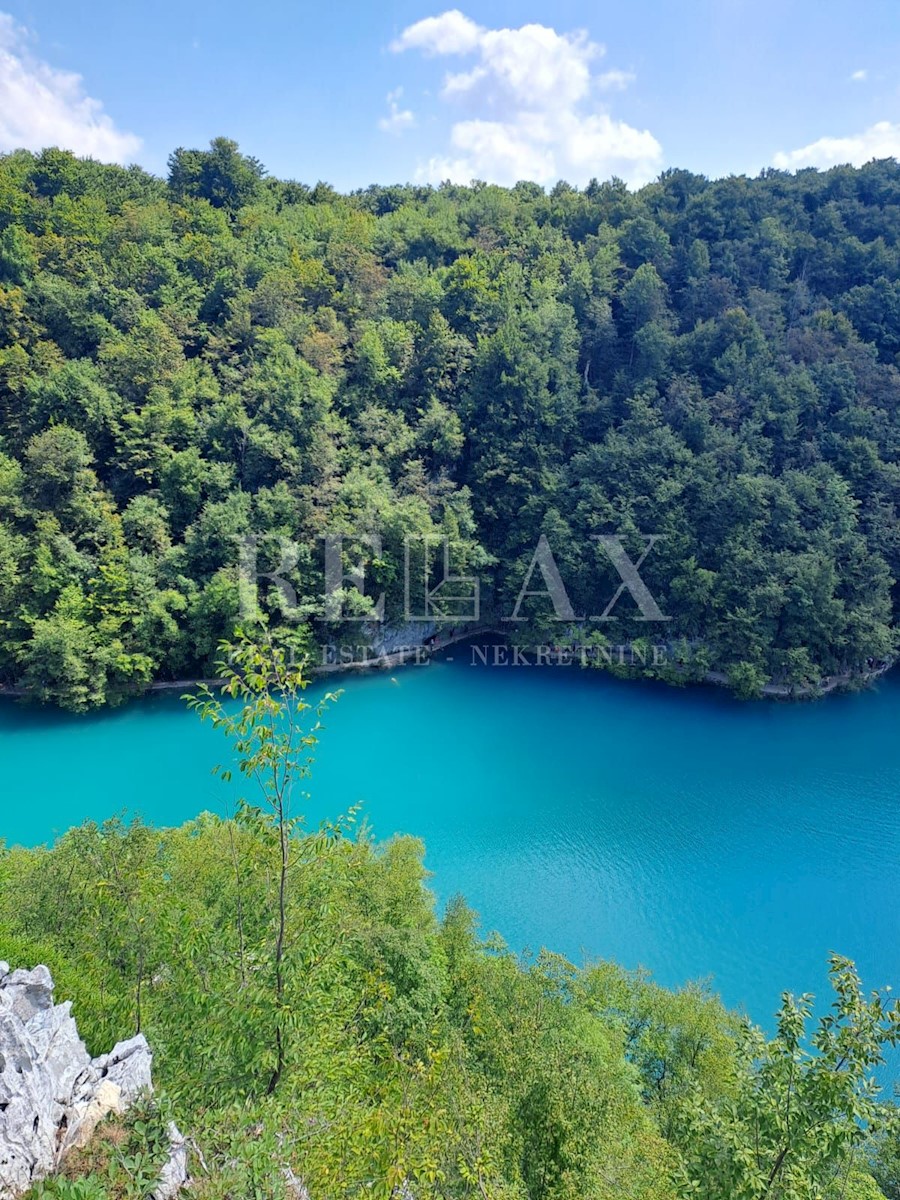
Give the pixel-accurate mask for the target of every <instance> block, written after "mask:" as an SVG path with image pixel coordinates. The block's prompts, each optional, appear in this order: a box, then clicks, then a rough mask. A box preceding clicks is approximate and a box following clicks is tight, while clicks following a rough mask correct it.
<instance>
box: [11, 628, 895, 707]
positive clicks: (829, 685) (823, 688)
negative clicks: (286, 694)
mask: <svg viewBox="0 0 900 1200" xmlns="http://www.w3.org/2000/svg"><path fill="white" fill-rule="evenodd" d="M479 636H490V637H502V636H503V635H502V633H501V631H500V630H497V629H494V628H491V627H484V628H481V629H477V630H474V631H470V632H466V633H456V632H454V633H453V634H451V635H450V636H449V637H447V638H446V639H444V640H443V641H442V640H440V639H437V638H430V639H426V640H427V641H431V642H432V644H428V645H426V644H425V643H421V644H417V645H408V646H402V647H400V648H399V649H396V650H391V651H388V652H385V653H382V654H373V656H372V657H371V658H366V659H355V660H352V661H349V662H333V663H322V664H319V665H317V666H310V667H309V673H310V675H311V676H313V677H314V678H327V677H329V676H333V675H348V674H352V675H361V674H365V673H367V672H369V671H388V670H391V669H392V668H395V667H408V666H410V665H414V666H428V664H429V663H430V662H431V659H432V657H433V656H434V654H435V653H440V652H442V651H444V650H446V649H448V648H449V647H450V646H453V645H457V644H459V643H460V642H470V641H472V640H473V639H474V638H476V637H479ZM527 665H529V666H530V665H532V664H530V663H529V664H527ZM542 665H548V666H552V667H556V668H557V669H559V668H571V667H580V669H581V670H587V669H595V670H602V669H603V668H602V667H600V666H597V667H593V668H591V667H589V666H587V664H585V663H581V664H579V663H578V662H577V661H570V662H555V663H554V662H548V663H544V664H542ZM623 665H627V664H623ZM631 665H632V666H633V664H631ZM895 665H896V659H891V660H889V661H887V662H880V663H879V664H878V665H877V666H873V667H872V668H870V669H868V670H864V671H858V672H851V671H845V672H842V673H841V674H838V675H826V676H825V677H824V678H823V679H822V680H821V681H820V683H819V684H817V685H812V684H808V683H806V684H790V683H779V682H777V681H774V680H770V681H769V682H768V683H765V684H763V686H762V688H761V690H760V693H759V696H758V697H756V698H758V699H764V700H818V699H823V698H824V697H826V696H830V695H834V694H835V693H841V692H848V691H852V690H858V689H865V688H868V687H870V686H871V685H872V684H874V683H876V682H877V681H878V680H879V679H881V678H882V677H883V676H884V675H886V674H888V672H890V671H891V670H892V669H893V668H894V666H895ZM619 678H623V680H625V681H628V680H630V681H639V679H640V676H639V675H637V676H634V675H631V676H624V677H622V676H619ZM651 678H652V679H653V680H654V681H655V682H662V683H668V684H669V686H679V685H678V684H677V683H675V682H672V681H668V680H665V679H659V678H658V677H657V676H652V677H651ZM687 685H688V686H708V687H718V688H724V689H725V690H726V691H731V690H733V689H731V688H729V685H728V677H727V675H726V674H725V672H724V671H714V670H711V671H707V673H706V674H705V675H704V676H703V678H702V679H696V680H688V681H687ZM204 686H206V687H210V688H218V687H221V686H222V680H221V679H218V678H192V679H173V680H157V681H156V682H154V683H151V684H149V685H148V686H147V687H146V688H144V690H143V691H141V692H137V693H135V695H134V696H133V697H130V699H135V700H139V699H141V698H142V697H143V696H149V695H152V694H154V693H162V692H175V691H182V690H184V691H189V690H190V689H191V688H196V687H204ZM31 696H32V693H30V692H28V691H26V690H25V689H23V688H13V687H0V699H9V700H28V699H29V697H31ZM53 707H58V706H53ZM102 707H104V708H110V707H112V706H110V705H103V706H102Z"/></svg>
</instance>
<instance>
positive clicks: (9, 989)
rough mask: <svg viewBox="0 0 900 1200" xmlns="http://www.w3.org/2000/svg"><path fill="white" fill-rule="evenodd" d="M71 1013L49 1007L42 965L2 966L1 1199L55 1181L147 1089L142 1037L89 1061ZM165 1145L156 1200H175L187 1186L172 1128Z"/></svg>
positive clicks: (66, 1007)
mask: <svg viewBox="0 0 900 1200" xmlns="http://www.w3.org/2000/svg"><path fill="white" fill-rule="evenodd" d="M70 1008H71V1005H70V1004H69V1003H65V1004H54V1002H53V980H52V979H51V977H50V972H49V971H48V970H47V968H46V967H35V968H34V970H32V971H24V970H19V971H10V968H9V965H8V964H7V963H2V962H0V1200H14V1198H15V1197H17V1196H21V1195H22V1194H23V1193H25V1192H26V1191H27V1190H28V1189H29V1188H30V1187H31V1185H32V1184H33V1183H35V1182H37V1181H38V1180H39V1179H43V1178H45V1177H46V1176H48V1175H52V1174H53V1173H54V1172H55V1171H57V1170H58V1169H59V1168H60V1166H61V1165H62V1162H63V1160H64V1159H65V1156H66V1155H67V1154H68V1152H69V1151H70V1150H72V1149H73V1148H75V1147H78V1146H83V1145H85V1144H86V1143H87V1142H88V1141H89V1140H90V1137H91V1135H92V1134H93V1132H94V1130H95V1129H96V1128H97V1125H98V1124H99V1123H100V1121H102V1120H103V1118H104V1117H106V1116H108V1115H109V1114H110V1113H122V1112H124V1111H125V1110H126V1109H127V1108H128V1106H129V1105H130V1104H131V1103H132V1101H133V1100H134V1099H135V1098H136V1097H137V1096H138V1095H140V1094H141V1093H142V1092H149V1091H151V1090H152V1081H151V1070H150V1068H151V1063H152V1055H151V1053H150V1048H149V1046H148V1045H147V1042H146V1040H145V1039H144V1037H143V1036H140V1035H139V1036H138V1037H134V1038H131V1039H129V1040H128V1041H125V1042H119V1044H118V1045H117V1046H115V1047H114V1048H113V1049H112V1050H111V1051H110V1052H109V1054H102V1055H100V1057H99V1058H94V1059H92V1058H91V1057H90V1055H89V1054H88V1052H87V1050H86V1049H85V1045H84V1042H83V1041H82V1040H81V1038H80V1037H79V1035H78V1028H77V1026H76V1024H75V1021H74V1019H73V1017H72V1015H71V1012H70ZM170 1142H171V1156H170V1159H169V1162H168V1163H167V1164H166V1166H165V1168H164V1170H163V1174H162V1176H161V1178H160V1183H159V1186H158V1187H157V1188H156V1189H155V1192H154V1200H172V1198H173V1197H175V1196H176V1195H177V1194H178V1192H179V1190H180V1189H181V1187H182V1186H183V1185H184V1183H185V1182H186V1178H187V1171H186V1151H185V1147H184V1140H183V1139H182V1138H181V1136H180V1134H179V1133H178V1130H177V1129H175V1127H174V1126H172V1127H171V1128H170Z"/></svg>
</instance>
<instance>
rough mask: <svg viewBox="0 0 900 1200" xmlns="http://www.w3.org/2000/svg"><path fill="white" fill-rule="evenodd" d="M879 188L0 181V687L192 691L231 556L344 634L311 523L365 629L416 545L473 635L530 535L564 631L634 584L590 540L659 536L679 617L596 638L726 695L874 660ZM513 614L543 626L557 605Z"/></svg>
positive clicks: (895, 441)
mask: <svg viewBox="0 0 900 1200" xmlns="http://www.w3.org/2000/svg"><path fill="white" fill-rule="evenodd" d="M898 201H900V167H898V165H897V163H896V162H894V161H893V160H890V161H883V162H873V163H871V164H869V165H868V166H866V167H864V168H862V169H859V170H856V169H852V168H850V167H839V168H836V169H833V170H830V171H827V172H824V173H820V172H817V171H814V170H806V171H800V172H798V173H797V174H795V175H791V174H787V173H782V172H777V171H767V172H764V173H763V174H762V175H761V176H759V177H758V178H756V179H748V178H743V177H740V178H728V179H723V180H720V181H717V182H710V181H709V180H707V179H705V178H703V177H700V176H697V175H692V174H690V173H688V172H686V171H677V170H673V171H668V172H666V173H665V174H664V175H662V176H661V177H660V179H659V180H658V181H657V182H656V183H653V184H650V185H648V186H646V187H644V188H643V189H641V190H640V191H637V192H634V193H632V192H629V190H628V189H627V188H626V187H625V186H624V184H622V183H621V182H618V181H616V180H612V181H609V182H604V183H591V184H590V185H589V186H587V187H586V188H585V189H584V190H583V191H581V190H577V189H575V188H573V187H570V186H568V185H566V184H564V183H560V184H559V185H557V186H556V187H555V188H554V189H553V190H552V191H551V192H550V193H549V194H547V193H546V192H545V191H544V190H542V189H541V188H540V187H538V186H536V185H533V184H528V183H522V184H518V185H517V186H515V187H513V188H511V189H503V188H499V187H494V186H488V185H485V184H480V183H477V182H476V183H473V184H472V186H470V187H459V186H452V185H449V184H447V185H444V186H441V187H439V188H436V189H435V188H430V187H415V186H397V187H371V188H368V189H366V190H363V191H359V192H356V193H353V194H351V195H346V196H345V195H339V194H337V193H336V192H334V191H333V190H332V189H331V188H330V187H328V186H327V185H325V184H322V183H319V184H317V185H316V186H314V187H309V186H306V185H303V184H300V183H295V182H284V181H280V180H276V179H272V178H268V177H267V176H266V173H265V171H264V169H263V167H262V166H261V164H260V163H258V162H257V161H256V160H254V159H253V158H249V157H246V156H244V155H242V154H241V153H240V152H239V150H238V148H237V146H236V145H235V144H234V143H232V142H230V141H227V140H226V139H217V140H216V141H214V142H213V143H212V144H211V146H210V148H209V150H206V151H197V150H177V151H176V152H175V153H174V154H173V155H172V157H171V160H170V171H169V176H168V179H167V180H162V179H159V178H156V177H153V176H151V175H148V174H146V173H145V172H143V171H142V170H140V169H138V168H136V167H131V168H128V169H122V168H118V167H113V166H105V165H101V164H99V163H97V162H94V161H91V160H78V159H76V158H74V157H73V156H71V155H70V154H68V153H65V152H62V151H59V150H47V151H45V152H43V153H41V154H39V155H34V154H31V153H27V152H24V151H23V152H16V153H13V154H9V155H6V156H4V157H2V158H0V684H2V685H6V686H7V687H13V688H18V689H21V690H24V691H26V692H27V693H29V694H30V695H33V696H35V697H37V698H39V699H43V700H46V701H50V702H53V703H57V704H61V705H64V706H66V707H69V708H74V709H84V708H88V707H92V706H95V705H100V704H103V703H107V702H115V701H116V700H118V699H120V698H122V697H123V696H126V695H128V694H130V693H133V692H135V691H139V690H140V689H142V688H143V687H144V686H146V685H147V684H148V683H149V682H150V681H152V680H154V679H178V678H182V677H185V676H193V675H205V674H209V671H210V667H211V663H212V660H213V658H214V656H215V647H216V644H217V642H218V641H219V639H221V638H223V637H225V638H227V637H231V636H232V635H233V633H234V630H235V628H236V626H237V624H238V617H239V612H240V607H241V595H240V579H239V570H238V567H239V546H240V544H241V539H242V538H246V536H247V535H252V536H254V537H255V538H256V543H255V544H256V545H257V546H258V555H259V563H260V565H261V567H262V568H265V569H270V570H273V571H274V570H275V569H276V568H278V567H279V566H280V564H281V562H282V558H283V552H284V545H285V543H286V541H288V540H290V541H291V542H294V543H296V544H297V550H296V553H295V554H294V555H293V558H292V560H291V564H290V568H289V570H287V571H285V572H284V574H285V575H286V577H287V578H288V579H289V580H290V583H291V586H292V587H293V589H294V591H295V592H296V596H297V605H296V606H294V607H292V608H290V609H288V608H287V606H286V603H285V600H284V595H283V592H282V590H281V589H279V588H278V587H276V586H274V585H273V586H270V587H263V588H262V589H261V590H260V594H259V597H258V601H259V605H260V616H261V617H263V618H264V619H265V620H266V621H267V623H268V626H269V628H270V629H271V630H272V631H274V632H276V633H277V634H278V635H279V636H280V637H282V638H283V639H284V640H285V641H286V642H287V643H289V644H291V645H293V646H294V647H296V648H300V649H303V648H304V647H308V646H310V645H312V644H313V643H314V642H315V643H317V642H319V641H321V640H323V639H324V638H327V637H333V636H339V635H340V628H336V627H335V626H334V623H333V622H332V623H331V624H329V613H328V611H326V610H323V593H324V575H323V571H324V567H323V541H322V538H323V534H325V533H327V532H332V533H334V532H337V533H340V534H343V535H345V540H344V545H343V553H344V559H345V567H346V570H347V572H348V573H349V572H350V570H351V568H352V566H353V564H356V563H358V562H360V561H361V560H363V561H365V562H366V566H367V592H368V593H371V596H377V595H378V593H380V592H384V593H385V597H386V614H387V618H388V620H391V619H392V617H396V618H402V613H403V569H404V558H403V553H404V552H403V544H404V539H405V538H407V537H421V536H422V535H434V536H435V537H439V538H446V539H448V541H449V543H450V544H451V546H452V560H453V564H454V569H455V570H457V571H458V573H461V574H470V575H472V574H477V575H478V576H479V577H480V578H481V580H482V581H483V596H484V604H485V612H486V613H488V614H489V615H491V616H493V617H496V616H497V615H498V614H507V615H508V614H509V613H511V612H512V611H513V610H514V608H515V604H516V598H517V596H518V594H519V591H520V589H521V586H522V581H523V578H524V577H525V575H526V572H527V570H528V566H529V563H530V562H531V558H532V555H533V554H534V551H535V547H536V546H537V544H538V541H539V538H540V537H541V535H542V534H544V535H545V536H546V538H547V542H548V544H549V546H550V547H551V548H552V552H553V555H554V558H555V563H556V565H557V567H558V570H559V572H560V575H561V577H562V578H563V580H564V581H565V585H566V588H567V592H568V596H569V599H570V601H571V606H572V611H573V612H574V613H575V614H576V615H578V616H581V615H582V614H583V615H586V616H588V615H597V614H602V613H603V612H604V611H605V609H606V607H607V605H608V603H609V601H610V598H611V597H612V596H613V595H614V593H615V591H616V588H617V586H618V585H619V583H620V579H619V575H618V574H617V572H616V570H615V569H614V565H613V563H612V562H611V560H610V557H609V555H608V554H607V553H606V552H605V551H604V549H603V546H602V545H601V543H600V542H599V541H598V536H599V535H616V536H618V537H620V538H621V539H622V545H623V546H624V547H625V549H626V550H627V552H628V553H629V554H630V555H631V556H632V558H633V559H634V560H635V561H636V560H637V559H638V557H639V555H640V552H641V549H642V547H644V546H645V544H646V538H647V537H649V536H651V535H656V536H657V538H658V540H657V541H655V542H654V544H653V548H652V553H650V554H649V555H648V557H647V559H646V562H645V563H644V565H643V567H642V568H641V575H642V578H643V580H644V581H645V582H646V584H647V586H648V587H649V588H650V589H651V591H652V594H653V596H654V597H655V598H656V600H657V601H658V605H659V609H660V611H661V612H662V613H663V614H665V615H666V616H667V617H669V618H670V620H668V621H667V622H666V623H665V624H664V625H660V626H653V625H649V624H648V623H647V622H645V621H642V620H641V619H640V616H641V614H640V613H639V612H638V609H637V607H636V606H635V603H634V600H633V598H632V597H631V596H629V595H628V594H625V595H623V596H622V598H621V599H620V600H619V602H618V603H617V605H616V607H615V609H614V612H613V613H612V617H613V619H612V620H611V621H609V622H607V623H606V624H603V625H599V624H598V625H593V626H591V627H590V632H591V636H592V637H594V639H595V640H600V641H606V642H610V643H622V642H628V641H631V640H633V639H635V638H647V637H648V630H651V634H650V636H652V637H653V639H654V640H656V641H658V640H659V639H660V638H661V637H664V638H665V641H666V642H667V643H668V644H669V645H672V646H676V645H677V646H678V647H679V649H678V651H677V656H678V658H679V659H681V660H682V661H684V662H685V663H687V662H688V660H689V661H690V664H691V667H690V669H691V670H693V671H696V672H697V673H699V674H700V675H702V674H703V673H705V672H706V671H707V670H708V669H715V670H718V671H721V672H722V673H724V675H725V676H727V678H728V679H729V681H730V682H731V683H732V684H733V685H734V686H735V687H737V688H738V689H740V690H741V691H742V692H744V693H747V694H752V693H753V692H755V691H757V690H759V688H760V687H761V686H762V684H764V683H765V682H766V681H767V680H770V679H776V680H782V681H787V682H788V683H793V684H799V685H803V684H809V683H815V682H816V681H818V680H820V679H822V678H823V677H824V676H826V675H830V674H838V673H842V672H850V673H852V672H855V671H858V670H859V669H860V668H861V667H864V666H865V664H869V665H871V664H873V663H881V662H883V661H887V660H889V659H890V657H891V656H892V654H893V652H894V649H895V646H896V642H897V632H896V615H895V607H896V604H897V599H898V596H897V586H896V582H895V581H896V580H897V579H898V578H900V532H898V531H900V526H898V522H897V506H898V502H900V466H898V445H900V373H898V353H900V203H898ZM373 532H374V533H377V534H378V535H379V536H380V537H381V538H382V544H381V546H380V547H378V546H375V544H374V543H372V542H371V541H370V540H367V535H369V534H371V533H373ZM371 596H367V597H363V596H361V595H360V593H358V592H356V591H354V589H353V588H352V587H349V586H348V587H347V588H345V594H344V595H343V597H342V600H343V603H344V605H345V609H346V611H348V612H351V613H352V612H355V613H356V614H357V615H365V614H366V613H367V612H371V606H372V602H373V601H372V599H371ZM332 615H333V614H332ZM522 615H524V616H526V617H527V621H526V623H525V625H524V626H522V625H520V626H517V627H516V628H517V636H522V634H521V631H522V629H523V628H525V629H526V630H527V632H528V634H529V635H533V636H536V637H552V638H555V639H557V640H558V637H559V634H558V633H553V629H554V626H553V624H552V622H551V621H550V619H549V618H550V617H552V616H553V610H552V609H551V608H550V605H549V603H548V601H547V598H546V597H543V598H541V597H532V598H531V599H530V600H527V601H525V604H524V606H523V608H522ZM356 628H357V629H358V627H356ZM555 628H557V629H558V626H556V627H555ZM660 630H661V631H662V632H661V633H660V632H659V631H660ZM598 631H599V632H598ZM357 640H358V636H357Z"/></svg>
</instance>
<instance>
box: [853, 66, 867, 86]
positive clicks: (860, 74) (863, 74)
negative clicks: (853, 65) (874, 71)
mask: <svg viewBox="0 0 900 1200" xmlns="http://www.w3.org/2000/svg"><path fill="white" fill-rule="evenodd" d="M868 78H869V72H868V71H866V70H865V69H863V70H861V71H854V72H853V74H852V75H851V76H850V82H851V83H865V82H866V80H867V79H868Z"/></svg>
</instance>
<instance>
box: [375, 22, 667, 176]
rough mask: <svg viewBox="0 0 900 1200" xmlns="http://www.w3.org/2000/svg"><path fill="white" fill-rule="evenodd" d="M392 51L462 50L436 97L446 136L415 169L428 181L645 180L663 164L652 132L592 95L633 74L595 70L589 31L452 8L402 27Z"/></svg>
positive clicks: (598, 52) (434, 53)
mask: <svg viewBox="0 0 900 1200" xmlns="http://www.w3.org/2000/svg"><path fill="white" fill-rule="evenodd" d="M391 49H392V50H394V51H395V52H398V53H399V52H402V51H406V50H418V51H420V52H421V53H422V54H424V55H425V56H426V57H429V58H431V57H438V56H447V55H454V56H458V57H463V56H467V57H470V58H473V59H474V61H473V62H471V63H470V64H467V65H466V68H465V69H464V70H457V71H451V72H448V73H447V74H446V75H445V76H444V80H443V85H442V87H441V91H440V96H441V99H442V100H443V101H444V102H445V103H446V104H448V105H453V106H455V107H456V109H457V112H458V119H457V120H456V121H455V122H454V123H453V126H452V128H451V131H450V144H449V146H448V147H447V149H446V150H445V151H443V152H441V153H437V154H435V155H433V156H432V157H431V158H430V159H429V160H428V161H427V163H425V164H423V165H422V166H421V167H420V169H419V172H418V174H419V177H420V178H422V179H427V180H430V181H432V182H440V181H441V180H444V179H451V180H453V181H455V182H460V183H467V182H469V181H470V180H472V179H485V180H489V181H491V182H495V183H506V184H510V183H515V182H517V181H518V180H520V179H532V180H535V181H537V182H538V183H544V184H546V183H555V182H556V180H558V179H560V178H564V179H567V180H568V181H569V182H570V183H575V184H583V183H586V182H587V181H588V180H589V179H591V178H592V177H595V176H596V177H598V178H603V177H608V176H609V175H614V174H615V175H620V176H622V177H623V178H624V179H626V180H627V181H628V182H629V183H632V184H641V183H646V182H647V181H648V180H650V179H652V178H654V176H655V175H656V174H657V173H658V172H659V169H660V166H661V162H662V147H661V146H660V144H659V142H658V141H657V140H656V138H655V137H654V136H653V135H652V134H651V133H650V132H649V131H648V130H639V129H635V128H633V127H632V126H630V125H627V124H625V122H623V121H620V120H617V119H616V118H614V117H613V116H612V115H611V114H610V113H609V112H608V111H607V110H606V108H605V107H603V106H602V105H600V104H599V103H598V101H597V96H598V95H599V94H600V93H605V92H613V91H621V90H622V89H623V88H626V87H627V86H628V85H629V84H630V83H631V82H633V80H634V76H633V75H632V74H630V73H629V72H626V71H620V70H610V71H607V72H605V73H602V74H594V71H593V66H594V64H595V62H596V61H597V60H599V59H601V58H602V57H603V56H604V54H605V49H604V47H603V46H601V45H599V44H598V43H596V42H592V41H591V40H590V39H589V37H588V35H587V33H585V32H583V31H580V32H576V33H565V34H560V33H557V31H556V30H555V29H551V28H550V27H548V26H546V25H536V24H531V25H522V26H521V27H520V28H518V29H486V28H484V27H483V26H480V25H477V24H476V23H475V22H474V21H472V20H470V19H469V18H468V17H466V16H465V15H464V14H463V13H461V12H459V10H457V9H453V10H451V11H450V12H445V13H443V14H442V15H441V16H437V17H427V18H426V19H425V20H422V21H417V22H416V23H415V24H414V25H410V26H409V27H408V28H407V29H404V30H403V32H402V33H401V34H400V36H399V37H398V38H397V39H396V40H395V41H394V42H393V43H392V44H391Z"/></svg>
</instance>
